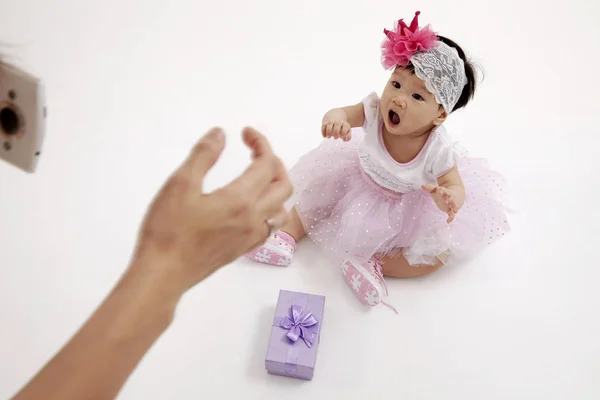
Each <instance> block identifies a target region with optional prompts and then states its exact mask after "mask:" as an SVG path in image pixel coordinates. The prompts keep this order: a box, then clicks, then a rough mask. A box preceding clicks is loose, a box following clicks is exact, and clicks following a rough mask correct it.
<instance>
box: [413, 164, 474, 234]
mask: <svg viewBox="0 0 600 400" xmlns="http://www.w3.org/2000/svg"><path fill="white" fill-rule="evenodd" d="M437 181H438V186H435V185H423V189H424V190H426V191H428V192H429V193H430V194H431V197H432V198H433V200H434V201H435V204H437V206H438V207H439V208H440V210H442V211H443V212H445V213H447V214H448V223H450V222H452V221H453V220H454V217H455V216H456V213H458V210H460V209H461V207H462V206H463V204H465V186H464V184H463V181H462V178H461V176H460V173H459V172H458V168H456V167H454V168H452V169H451V170H450V171H448V172H446V173H445V174H444V175H442V176H440V177H439V178H438V180H437Z"/></svg>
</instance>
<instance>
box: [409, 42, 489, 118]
mask: <svg viewBox="0 0 600 400" xmlns="http://www.w3.org/2000/svg"><path fill="white" fill-rule="evenodd" d="M438 38H439V39H440V41H441V42H442V43H445V44H447V45H448V46H450V47H454V48H455V49H456V51H457V52H458V55H459V57H460V58H461V59H462V60H463V61H464V63H465V74H466V75H467V80H468V82H467V84H466V85H465V87H464V88H463V91H462V93H461V95H460V97H459V99H458V101H457V102H456V105H455V106H454V108H453V109H452V112H454V111H456V110H458V109H459V108H463V107H465V106H466V105H467V104H468V103H469V100H471V99H472V98H473V96H474V95H475V89H476V86H477V83H476V76H475V68H474V66H473V64H472V62H471V60H468V59H467V56H466V54H465V52H464V51H463V49H462V48H461V47H460V46H459V45H458V44H456V42H454V41H453V40H450V39H448V38H447V37H444V36H439V35H438ZM405 69H407V70H409V71H411V72H414V71H415V67H414V66H413V65H412V63H409V64H408V65H407V66H406V67H405ZM440 107H441V105H440Z"/></svg>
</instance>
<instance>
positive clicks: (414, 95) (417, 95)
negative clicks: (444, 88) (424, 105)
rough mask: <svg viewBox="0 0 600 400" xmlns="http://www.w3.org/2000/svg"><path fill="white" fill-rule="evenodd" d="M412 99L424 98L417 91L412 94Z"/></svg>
mask: <svg viewBox="0 0 600 400" xmlns="http://www.w3.org/2000/svg"><path fill="white" fill-rule="evenodd" d="M413 99H415V100H419V101H421V100H425V99H424V98H423V96H421V95H420V94H418V93H415V94H413Z"/></svg>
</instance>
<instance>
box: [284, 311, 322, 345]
mask: <svg viewBox="0 0 600 400" xmlns="http://www.w3.org/2000/svg"><path fill="white" fill-rule="evenodd" d="M290 311H291V313H290V314H291V316H292V318H291V319H290V318H289V317H284V318H283V319H282V320H281V323H280V326H281V327H282V328H283V329H287V330H289V332H288V333H287V335H286V336H287V337H288V338H289V339H290V340H291V341H293V342H296V341H297V340H298V339H299V338H302V340H304V343H306V345H307V346H308V347H312V345H313V343H314V338H315V334H314V333H312V332H310V331H308V330H307V328H310V327H311V326H314V325H316V324H317V323H318V321H317V319H316V318H315V317H314V316H313V315H312V313H306V314H302V307H300V306H298V305H293V306H291V307H290Z"/></svg>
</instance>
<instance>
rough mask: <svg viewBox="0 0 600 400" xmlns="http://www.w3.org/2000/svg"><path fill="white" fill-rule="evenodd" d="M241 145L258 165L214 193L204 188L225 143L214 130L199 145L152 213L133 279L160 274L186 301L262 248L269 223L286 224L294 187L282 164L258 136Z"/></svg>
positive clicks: (250, 132) (248, 134)
mask: <svg viewBox="0 0 600 400" xmlns="http://www.w3.org/2000/svg"><path fill="white" fill-rule="evenodd" d="M243 139H244V142H245V144H246V145H247V146H248V147H249V148H250V149H251V150H252V159H253V160H252V164H251V165H250V166H249V167H248V168H247V169H246V171H245V172H244V173H243V174H242V175H241V176H239V177H238V178H237V179H235V180H234V181H233V182H231V183H230V184H229V185H227V186H225V187H223V188H221V189H219V190H216V191H214V192H212V193H205V192H204V190H203V181H204V178H205V176H206V174H207V172H208V171H209V170H210V169H211V168H212V167H213V166H214V164H215V163H216V161H217V160H218V158H219V156H220V154H221V153H222V151H223V148H224V146H225V137H224V134H223V132H222V130H220V129H218V128H215V129H213V130H211V131H210V132H209V133H208V134H207V135H206V136H205V137H204V138H202V140H200V141H199V142H198V144H197V145H196V146H195V147H194V149H193V151H192V152H191V154H190V155H189V157H188V158H187V160H185V162H184V163H183V165H181V166H180V167H179V168H178V169H177V170H176V171H175V172H174V173H173V175H172V176H171V177H170V178H169V179H168V180H167V182H166V184H165V185H164V187H163V188H162V190H161V191H160V192H159V193H158V195H157V196H156V198H155V200H154V202H153V203H152V205H151V206H150V208H149V210H148V213H147V215H146V217H145V220H144V222H143V224H142V227H141V230H140V236H139V240H138V248H137V251H136V254H135V257H134V262H133V263H132V267H131V268H132V269H134V270H135V269H136V268H137V269H138V270H137V271H134V272H136V273H142V274H148V273H151V274H153V275H155V274H157V275H155V276H158V277H159V278H160V280H161V281H163V282H165V284H170V285H171V287H172V288H174V289H175V290H177V291H180V292H181V294H183V292H185V291H186V290H187V289H189V288H190V287H192V286H194V285H195V284H196V283H198V282H199V281H201V280H203V279H204V278H206V277H207V276H208V275H210V274H211V273H213V272H214V271H215V270H216V269H218V268H219V267H221V266H223V265H226V264H228V263H230V262H232V261H233V260H235V259H236V258H238V257H239V256H241V255H243V254H245V253H247V252H248V251H250V250H252V249H254V248H256V247H258V246H259V245H261V244H263V243H264V242H265V240H266V239H267V237H268V236H269V231H270V229H269V224H270V225H271V227H273V228H274V229H278V228H280V227H282V226H283V225H284V224H285V223H286V222H287V212H286V211H285V209H284V202H285V201H286V200H287V199H288V198H289V197H290V196H291V194H292V185H291V184H290V182H289V180H288V177H287V173H286V171H285V168H284V166H283V164H282V163H281V161H280V160H279V159H278V158H277V157H276V156H275V155H274V154H273V152H272V150H271V147H270V146H269V143H268V142H267V140H266V139H265V137H264V136H263V135H261V134H260V133H258V132H257V131H255V130H254V129H251V128H245V129H244V130H243ZM267 221H268V222H267ZM150 259H151V260H152V262H147V261H148V260H150ZM136 261H140V262H136ZM144 269H146V270H145V271H144ZM149 269H152V270H151V271H148V270H149Z"/></svg>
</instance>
